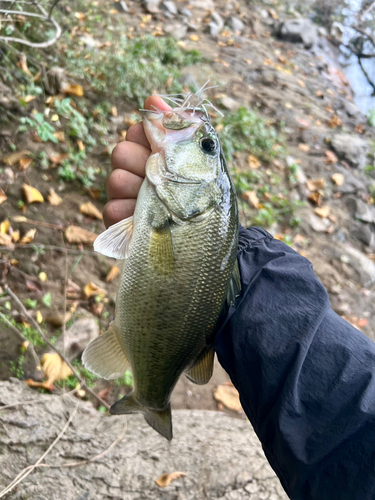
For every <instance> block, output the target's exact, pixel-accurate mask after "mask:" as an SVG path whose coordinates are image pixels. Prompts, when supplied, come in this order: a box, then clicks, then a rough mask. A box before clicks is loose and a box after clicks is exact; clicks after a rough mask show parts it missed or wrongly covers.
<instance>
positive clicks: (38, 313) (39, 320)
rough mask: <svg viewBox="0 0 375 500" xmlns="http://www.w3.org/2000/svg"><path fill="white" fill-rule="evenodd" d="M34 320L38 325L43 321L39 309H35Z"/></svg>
mask: <svg viewBox="0 0 375 500" xmlns="http://www.w3.org/2000/svg"><path fill="white" fill-rule="evenodd" d="M35 321H36V322H37V323H38V325H40V324H41V323H42V321H43V316H42V313H41V312H40V311H37V312H36V314H35Z"/></svg>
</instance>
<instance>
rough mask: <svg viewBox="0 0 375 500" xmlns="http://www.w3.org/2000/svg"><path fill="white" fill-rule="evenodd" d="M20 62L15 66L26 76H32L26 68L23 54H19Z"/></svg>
mask: <svg viewBox="0 0 375 500" xmlns="http://www.w3.org/2000/svg"><path fill="white" fill-rule="evenodd" d="M19 57H20V60H19V61H18V63H17V66H18V67H19V68H20V69H21V70H22V71H23V72H24V73H26V74H27V75H28V76H31V77H32V76H33V75H32V73H31V71H30V70H29V68H28V66H27V59H26V56H25V54H20V56H19Z"/></svg>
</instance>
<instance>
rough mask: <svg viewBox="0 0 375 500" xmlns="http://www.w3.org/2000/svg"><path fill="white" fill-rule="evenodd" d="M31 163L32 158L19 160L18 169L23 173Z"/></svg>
mask: <svg viewBox="0 0 375 500" xmlns="http://www.w3.org/2000/svg"><path fill="white" fill-rule="evenodd" d="M32 162H33V160H32V158H21V159H20V162H19V167H18V168H19V169H20V170H21V172H23V171H24V170H27V169H28V168H29V167H30V165H31V164H32Z"/></svg>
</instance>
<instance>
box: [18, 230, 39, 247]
mask: <svg viewBox="0 0 375 500" xmlns="http://www.w3.org/2000/svg"><path fill="white" fill-rule="evenodd" d="M35 235H36V229H29V230H28V231H27V233H26V234H25V235H24V236H23V237H22V239H21V241H20V245H26V244H27V243H31V242H32V241H33V239H34V238H35Z"/></svg>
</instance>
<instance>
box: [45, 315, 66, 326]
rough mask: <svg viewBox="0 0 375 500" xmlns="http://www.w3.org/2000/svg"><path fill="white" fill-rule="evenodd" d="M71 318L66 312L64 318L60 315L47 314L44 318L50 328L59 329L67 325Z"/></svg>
mask: <svg viewBox="0 0 375 500" xmlns="http://www.w3.org/2000/svg"><path fill="white" fill-rule="evenodd" d="M71 317H72V315H71V313H70V312H66V313H65V316H64V315H63V314H62V313H54V314H49V315H48V316H47V317H46V321H47V323H50V324H51V325H52V326H56V327H57V328H59V327H60V326H63V324H64V323H67V322H68V321H69V320H70V318H71Z"/></svg>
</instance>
